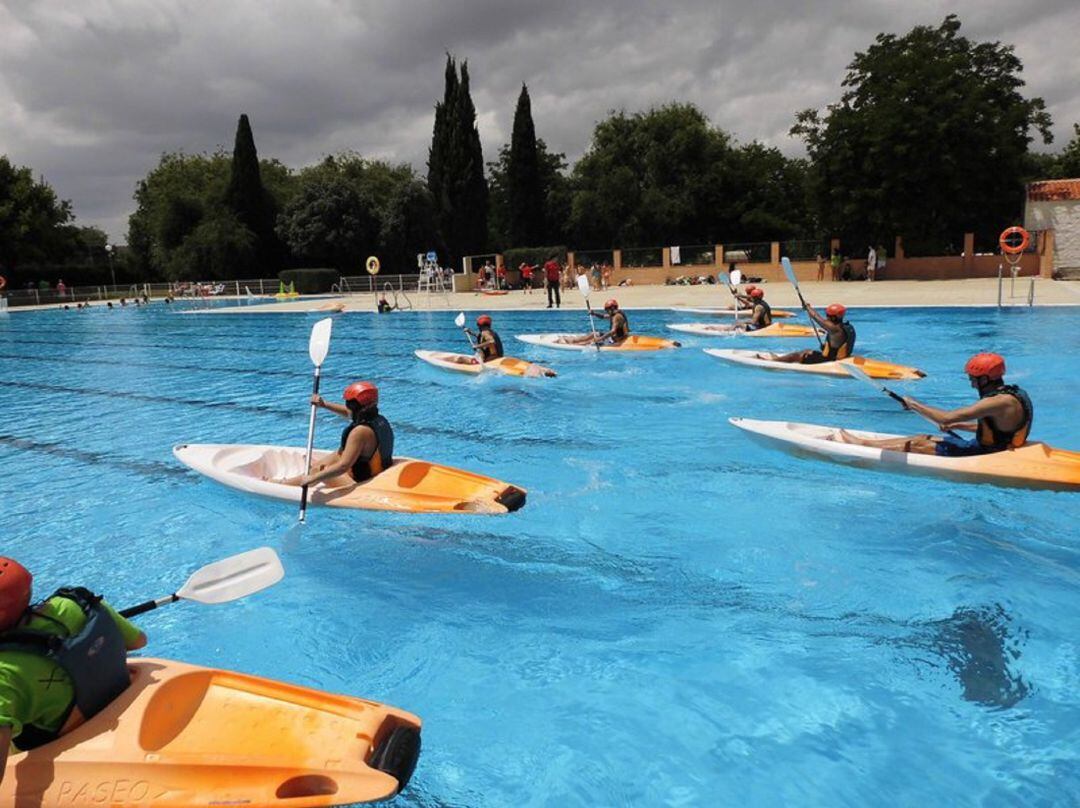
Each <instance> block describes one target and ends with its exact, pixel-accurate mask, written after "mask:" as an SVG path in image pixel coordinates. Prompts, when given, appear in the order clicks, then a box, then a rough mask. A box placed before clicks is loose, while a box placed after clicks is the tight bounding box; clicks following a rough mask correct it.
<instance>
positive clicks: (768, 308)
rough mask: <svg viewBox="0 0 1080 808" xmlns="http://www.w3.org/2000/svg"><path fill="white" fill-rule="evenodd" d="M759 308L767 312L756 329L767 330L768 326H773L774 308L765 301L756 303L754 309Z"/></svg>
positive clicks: (756, 301)
mask: <svg viewBox="0 0 1080 808" xmlns="http://www.w3.org/2000/svg"><path fill="white" fill-rule="evenodd" d="M758 306H761V307H762V308H763V309H765V312H764V314H763V315H762V317H761V322H760V323H758V324H757V325H756V326H755V328H765V327H766V326H770V325H772V306H770V305H769V304H768V303H766V302H765V301H764V299H762V300H755V301H754V307H755V308H757V307H758Z"/></svg>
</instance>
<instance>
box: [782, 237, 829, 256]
mask: <svg viewBox="0 0 1080 808" xmlns="http://www.w3.org/2000/svg"><path fill="white" fill-rule="evenodd" d="M780 255H781V256H786V257H788V258H790V259H791V260H792V261H813V260H815V259H816V258H817V257H818V256H819V255H820V256H821V257H822V258H824V259H826V260H828V258H829V255H830V252H829V244H828V242H826V241H820V240H817V239H801V240H798V241H782V242H780Z"/></svg>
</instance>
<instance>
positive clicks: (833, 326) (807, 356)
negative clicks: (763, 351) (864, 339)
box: [768, 303, 855, 365]
mask: <svg viewBox="0 0 1080 808" xmlns="http://www.w3.org/2000/svg"><path fill="white" fill-rule="evenodd" d="M803 308H804V309H806V313H807V315H808V316H809V317H810V319H811V320H813V321H814V322H815V323H817V324H818V325H820V326H821V327H822V328H823V329H825V342H824V344H823V345H822V346H821V350H820V351H817V350H814V349H808V350H805V351H794V352H793V353H787V354H781V355H780V356H773V355H772V354H770V355H769V356H768V358H769V359H772V360H773V361H775V362H793V363H794V362H797V363H799V364H800V365H818V364H821V363H822V362H835V361H836V360H837V359H846V358H847V357H849V356H851V355H852V354H853V353H854V352H855V326H853V325H852V324H851V323H849V322H848V321H847V320H845V319H844V315H845V314H847V308H846V307H845V306H843V305H842V304H840V303H830V304H829V306H828V308H826V309H825V316H824V317H822V316H821V315H820V314H818V313H817V311H815V310H814V308H813V307H812V306H811V305H810V304H809V303H803Z"/></svg>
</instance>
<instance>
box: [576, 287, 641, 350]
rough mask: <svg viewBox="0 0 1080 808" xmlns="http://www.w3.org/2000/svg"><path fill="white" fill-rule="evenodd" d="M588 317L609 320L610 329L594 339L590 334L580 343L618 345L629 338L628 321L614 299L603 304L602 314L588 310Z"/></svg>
mask: <svg viewBox="0 0 1080 808" xmlns="http://www.w3.org/2000/svg"><path fill="white" fill-rule="evenodd" d="M589 316H590V317H599V318H601V319H604V320H610V321H611V328H609V329H608V330H607V331H606V332H604V333H603V334H598V335H597V336H596V337H595V339H594V338H593V335H592V334H588V335H586V336H585V337H584V339H582V342H595V343H596V344H597V345H618V344H619V343H620V342H622V341H623V340H625V339H626V338H627V337H629V336H630V321H629V320H627V319H626V315H625V314H624V313H623V312H622V310H621V309H620V308H619V301H618V300H616V299H615V298H611V300H609V301H607V302H606V303H605V304H604V311H603V313H601V312H598V311H593V310H592V309H589Z"/></svg>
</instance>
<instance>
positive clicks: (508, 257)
mask: <svg viewBox="0 0 1080 808" xmlns="http://www.w3.org/2000/svg"><path fill="white" fill-rule="evenodd" d="M552 254H555V255H558V257H559V263H560V264H565V263H566V245H565V244H563V245H561V246H557V247H515V248H514V249H512V250H506V251H505V252H503V263H504V264H505V265H506V268H507V269H517V268H518V267H519V266H521V265H522V263H528V264H531V265H532V266H539V267H542V266H543V265H544V262H545V261H547V260H548V259H549V258H550V257H551V256H552Z"/></svg>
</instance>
